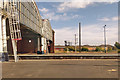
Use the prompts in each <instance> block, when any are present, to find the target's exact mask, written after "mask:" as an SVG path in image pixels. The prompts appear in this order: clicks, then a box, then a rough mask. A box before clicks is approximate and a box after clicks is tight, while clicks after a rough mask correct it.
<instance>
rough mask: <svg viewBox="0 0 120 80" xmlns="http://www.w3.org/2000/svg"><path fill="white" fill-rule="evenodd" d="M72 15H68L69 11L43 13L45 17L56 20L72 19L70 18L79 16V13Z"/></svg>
mask: <svg viewBox="0 0 120 80" xmlns="http://www.w3.org/2000/svg"><path fill="white" fill-rule="evenodd" d="M71 16H72V17H71ZM71 16H68V15H67V13H63V14H55V13H54V12H49V13H44V14H43V18H47V19H50V20H56V21H58V20H70V19H74V18H78V17H79V15H71Z"/></svg>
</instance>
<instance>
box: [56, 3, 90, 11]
mask: <svg viewBox="0 0 120 80" xmlns="http://www.w3.org/2000/svg"><path fill="white" fill-rule="evenodd" d="M89 4H91V2H64V3H63V4H60V5H59V6H58V11H59V12H64V11H66V10H68V9H70V8H85V7H86V6H88V5H89Z"/></svg>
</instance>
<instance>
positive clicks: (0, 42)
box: [0, 14, 3, 55]
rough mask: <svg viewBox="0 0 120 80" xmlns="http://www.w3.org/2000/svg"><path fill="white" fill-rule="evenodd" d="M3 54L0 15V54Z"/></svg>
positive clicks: (0, 17)
mask: <svg viewBox="0 0 120 80" xmlns="http://www.w3.org/2000/svg"><path fill="white" fill-rule="evenodd" d="M2 53H3V41H2V15H1V14H0V54H1V55H2Z"/></svg>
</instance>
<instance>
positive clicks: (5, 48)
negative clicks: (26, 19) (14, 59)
mask: <svg viewBox="0 0 120 80" xmlns="http://www.w3.org/2000/svg"><path fill="white" fill-rule="evenodd" d="M2 23H3V26H2V27H3V28H2V33H3V34H2V36H3V53H4V55H5V56H4V57H5V61H9V57H8V51H7V31H6V18H5V17H4V18H3V20H2Z"/></svg>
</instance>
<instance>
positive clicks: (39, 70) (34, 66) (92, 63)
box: [2, 59, 119, 78]
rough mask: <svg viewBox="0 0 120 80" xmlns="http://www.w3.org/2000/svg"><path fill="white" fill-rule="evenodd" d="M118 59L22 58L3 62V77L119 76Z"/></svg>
mask: <svg viewBox="0 0 120 80" xmlns="http://www.w3.org/2000/svg"><path fill="white" fill-rule="evenodd" d="M118 62H119V61H118V60H117V59H78V60H77V59H75V60H71V59H70V60H68V59H67V60H66V59H61V60H34V61H32V60H22V61H19V62H17V63H15V62H4V63H2V70H3V71H2V77H3V78H118Z"/></svg>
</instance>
